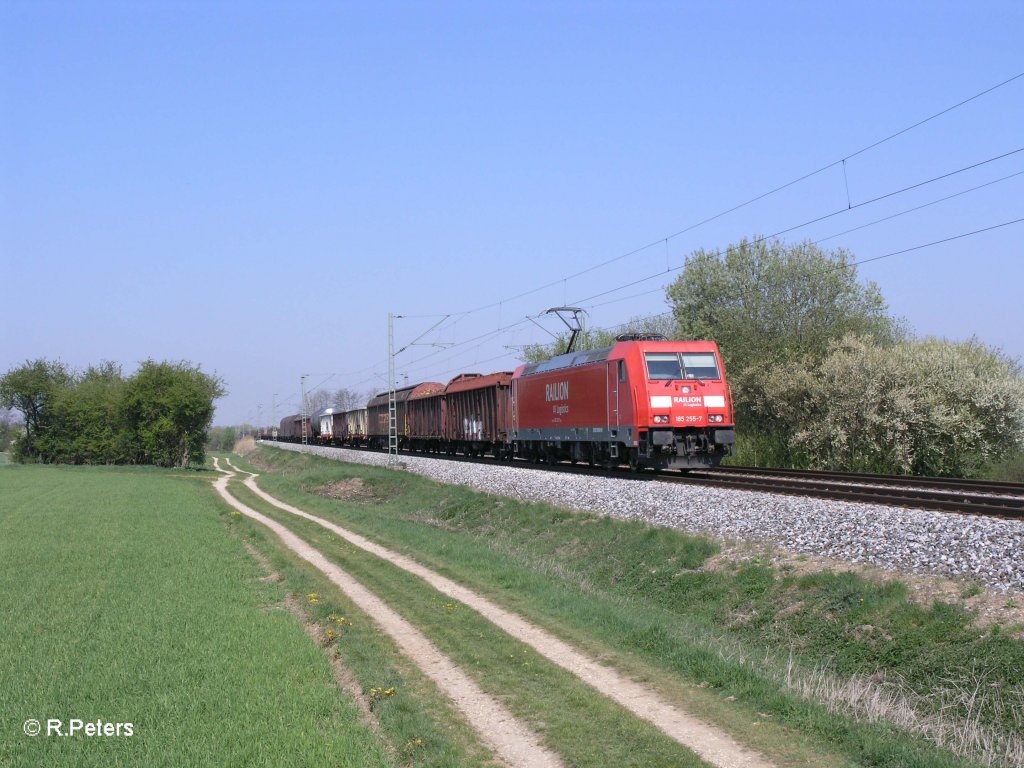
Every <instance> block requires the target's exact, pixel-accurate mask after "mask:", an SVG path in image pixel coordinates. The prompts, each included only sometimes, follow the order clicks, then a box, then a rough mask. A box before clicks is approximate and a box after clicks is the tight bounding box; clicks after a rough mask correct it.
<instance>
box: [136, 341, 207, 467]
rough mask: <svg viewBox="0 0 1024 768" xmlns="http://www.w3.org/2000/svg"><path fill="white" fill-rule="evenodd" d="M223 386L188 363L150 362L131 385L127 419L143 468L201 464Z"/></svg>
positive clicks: (146, 363)
mask: <svg viewBox="0 0 1024 768" xmlns="http://www.w3.org/2000/svg"><path fill="white" fill-rule="evenodd" d="M224 393H225V390H224V383H223V381H221V380H220V379H219V378H218V377H216V376H210V375H208V374H205V373H203V372H202V371H201V370H200V369H199V368H198V367H197V366H192V365H190V364H188V363H184V362H181V363H166V362H165V363H156V362H154V361H152V360H146V361H145V362H144V363H142V365H141V367H140V368H139V370H138V371H137V372H136V374H135V375H134V376H133V377H132V378H131V379H130V380H129V381H128V385H127V389H126V392H125V415H126V418H127V420H128V423H129V424H130V425H131V428H132V430H133V432H134V433H135V435H136V436H137V450H138V451H139V456H138V457H137V458H138V460H139V462H140V463H146V464H156V465H158V466H162V467H186V466H188V465H189V463H190V462H193V461H194V462H197V463H200V462H202V461H203V446H204V444H205V443H206V432H207V430H208V429H209V428H210V423H211V421H212V419H213V402H214V400H216V399H217V398H218V397H221V396H223V395H224Z"/></svg>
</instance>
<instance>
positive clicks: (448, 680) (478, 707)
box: [213, 458, 562, 768]
mask: <svg viewBox="0 0 1024 768" xmlns="http://www.w3.org/2000/svg"><path fill="white" fill-rule="evenodd" d="M213 462H214V468H215V469H216V470H217V471H218V472H220V473H222V475H221V477H220V478H218V479H217V480H216V481H215V482H214V484H213V485H214V488H216V490H217V493H218V494H220V496H221V498H223V499H224V500H225V501H226V502H227V503H228V504H230V505H231V506H232V507H234V508H235V509H237V510H238V511H239V512H241V513H242V514H243V515H245V516H246V517H249V518H251V519H253V520H255V521H256V522H258V523H260V524H261V525H265V526H266V527H267V528H269V529H270V530H272V531H273V532H274V533H276V534H277V535H278V537H280V539H281V541H282V542H284V544H285V546H287V547H288V548H289V549H290V550H292V551H293V552H294V553H295V554H297V555H298V556H299V557H301V558H302V559H303V560H305V561H306V562H308V563H310V564H311V565H313V566H314V567H315V568H317V569H318V570H320V571H321V572H323V573H324V574H325V575H326V576H327V577H328V578H329V579H330V580H331V581H332V582H333V583H334V584H336V585H337V586H338V588H339V589H341V591H342V592H344V593H345V595H346V596H347V597H348V598H349V599H350V600H352V602H353V603H355V604H356V605H357V606H359V608H360V609H361V610H363V611H364V612H365V613H366V614H367V615H368V616H369V617H370V618H371V619H373V621H375V622H376V623H377V625H378V626H379V627H380V628H381V629H383V630H384V631H385V632H386V633H387V634H388V635H389V636H390V637H391V638H392V639H393V640H394V641H395V643H396V644H397V645H398V647H399V648H400V649H401V650H402V651H403V652H404V653H405V654H406V655H407V656H408V657H409V658H410V659H412V660H413V662H415V664H416V665H417V666H418V667H419V668H420V669H421V670H423V672H424V674H426V675H427V677H429V678H430V679H431V680H432V681H433V682H434V683H435V684H436V685H437V687H438V688H440V689H441V691H443V692H444V693H445V695H447V696H448V697H449V698H450V699H451V700H452V702H454V704H455V706H456V707H457V708H458V709H459V711H460V712H461V713H462V714H463V716H464V717H465V718H466V720H467V721H469V723H470V725H472V726H473V728H474V729H475V730H476V731H477V732H478V733H479V734H480V737H481V739H482V740H483V742H484V743H485V744H487V745H488V746H489V747H490V748H491V749H493V750H494V752H495V754H496V755H497V756H498V757H499V758H500V759H501V760H502V761H504V762H505V763H506V764H507V765H509V766H515V767H516V768H519V767H520V766H521V767H522V768H534V767H535V766H536V767H537V768H559V767H560V766H561V765H562V762H561V760H560V759H559V757H558V755H556V754H555V753H554V752H552V751H550V750H549V749H548V748H547V747H545V746H544V745H543V744H542V743H541V742H540V739H539V738H538V737H537V735H536V734H535V733H533V732H532V731H530V730H529V729H528V728H527V727H526V726H525V725H523V724H522V723H521V722H520V721H519V720H517V719H516V718H515V717H514V716H513V715H512V713H511V712H509V711H508V710H507V709H506V708H505V707H504V706H503V705H502V704H500V703H499V702H498V701H496V700H495V699H493V698H491V697H490V696H488V695H487V694H486V693H484V692H483V691H482V690H481V689H480V687H479V686H477V684H476V683H475V682H474V681H473V680H472V679H471V678H470V677H469V676H468V675H467V674H466V673H465V672H463V671H462V669H461V668H459V667H458V666H456V665H455V663H454V662H452V660H451V659H449V658H448V657H447V656H445V655H444V654H443V653H441V651H439V650H438V649H437V648H436V647H435V646H434V644H433V643H431V642H430V641H429V640H428V639H427V637H426V636H425V635H424V634H423V633H421V632H420V631H419V630H418V629H416V628H415V627H414V626H412V624H410V623H409V622H407V621H406V620H405V619H403V618H402V617H401V616H399V615H398V614H397V613H395V611H394V610H392V609H391V608H389V607H388V606H387V604H386V603H384V601H383V600H381V599H380V598H379V597H377V596H376V595H375V594H373V593H372V592H370V591H369V590H368V589H366V588H365V587H364V586H362V585H361V584H359V582H357V581H356V580H355V579H353V578H352V577H351V576H350V575H349V574H347V573H346V572H345V571H343V570H342V569H341V568H339V567H338V566H337V565H335V564H334V563H332V562H331V561H329V560H328V559H327V558H326V557H324V556H323V554H321V553H320V552H319V551H318V550H316V549H314V548H313V547H312V546H310V545H309V544H308V543H307V542H305V541H303V540H302V539H300V538H299V537H298V536H296V535H295V534H294V533H292V532H291V531H290V530H288V529H287V528H286V527H285V526H283V525H281V524H280V523H278V522H277V521H275V520H271V519H270V518H269V517H266V516H264V515H261V514H260V513H259V512H257V511H256V510H254V509H251V508H249V507H247V506H246V505H245V504H243V503H242V502H240V501H239V500H238V499H236V498H235V497H234V496H232V495H231V494H230V493H229V492H228V489H227V484H228V481H229V480H230V479H231V478H232V477H234V473H233V472H229V471H227V470H225V469H221V466H220V461H219V460H218V459H216V458H215V459H214V460H213ZM228 464H229V465H230V466H231V467H232V468H234V469H236V470H237V469H238V468H237V467H235V466H234V465H233V464H231V463H230V461H229V462H228ZM238 471H241V470H238ZM246 474H248V473H246ZM250 479H253V478H250Z"/></svg>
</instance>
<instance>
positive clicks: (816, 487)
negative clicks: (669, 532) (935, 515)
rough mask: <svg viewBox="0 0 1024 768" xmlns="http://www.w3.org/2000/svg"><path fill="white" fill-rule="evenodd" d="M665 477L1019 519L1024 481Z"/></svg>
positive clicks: (848, 475) (735, 470)
mask: <svg viewBox="0 0 1024 768" xmlns="http://www.w3.org/2000/svg"><path fill="white" fill-rule="evenodd" d="M660 478H661V479H668V480H669V481H670V482H684V483H694V484H705V485H716V486H720V487H727V488H740V489H743V490H750V491H763V492H767V493H781V494H788V495H792V496H813V497H816V498H824V499H836V500H839V501H858V502H867V503H871V504H885V505H888V506H895V507H908V508H912V509H932V510H937V511H942V512H957V513H961V514H970V515H984V516H988V517H1005V518H1010V519H1016V520H1024V484H1020V483H999V482H993V481H983V480H978V481H975V480H956V479H950V478H934V477H914V476H903V475H869V474H863V473H856V472H816V471H813V470H787V469H768V468H763V467H718V468H716V469H713V470H695V471H693V472H690V473H689V474H688V475H683V476H680V477H678V478H668V477H667V476H660Z"/></svg>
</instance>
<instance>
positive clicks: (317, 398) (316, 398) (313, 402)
mask: <svg viewBox="0 0 1024 768" xmlns="http://www.w3.org/2000/svg"><path fill="white" fill-rule="evenodd" d="M333 402H334V395H332V394H331V393H330V392H328V391H327V390H326V389H317V390H314V391H313V392H308V393H307V394H306V408H307V412H306V414H307V415H308V416H310V417H313V416H316V415H317V414H318V413H320V411H322V410H324V408H330V407H331V405H332V404H333Z"/></svg>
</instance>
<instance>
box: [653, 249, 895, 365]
mask: <svg viewBox="0 0 1024 768" xmlns="http://www.w3.org/2000/svg"><path fill="white" fill-rule="evenodd" d="M850 262H851V256H850V254H849V253H848V252H847V251H844V250H841V249H839V250H834V251H826V250H823V249H821V248H819V247H818V246H816V245H814V244H813V243H809V242H805V243H800V244H798V245H795V246H787V245H785V244H784V243H783V242H782V241H779V240H772V241H768V240H763V239H755V240H746V239H744V240H742V241H741V242H740V243H739V244H738V245H731V246H729V247H728V248H727V249H726V251H725V253H722V252H721V251H718V250H715V251H704V250H699V251H695V252H694V253H693V254H692V255H691V256H690V258H689V259H688V260H687V262H686V266H685V267H684V268H683V271H682V273H681V274H680V275H679V277H678V278H677V279H676V280H675V282H673V283H672V284H671V285H670V286H669V288H668V301H669V304H671V306H672V311H673V313H674V316H675V320H676V325H677V328H676V332H677V334H678V337H679V338H689V339H709V340H713V341H716V342H717V343H718V346H719V349H720V350H721V352H722V356H723V358H724V359H725V363H726V367H727V369H728V371H729V374H730V375H731V376H733V377H736V376H742V374H743V373H744V372H745V371H747V369H749V368H751V367H752V366H754V365H757V364H760V363H764V362H766V361H767V362H771V363H778V362H783V361H786V360H798V359H803V358H805V357H807V356H811V357H814V358H816V359H820V358H821V357H823V356H824V355H825V354H826V353H827V351H828V349H829V344H830V343H832V342H834V341H838V340H839V339H842V338H843V337H844V336H846V335H847V334H850V333H853V334H856V335H858V336H861V337H864V338H870V339H876V340H879V341H882V342H883V343H888V342H892V341H895V340H896V339H898V338H899V337H900V336H901V332H900V328H899V327H898V324H897V323H895V322H894V321H893V320H892V318H890V317H889V315H888V314H887V307H886V303H885V300H884V299H883V298H882V294H881V293H880V291H879V290H878V287H877V286H876V285H875V284H874V283H871V282H868V283H861V282H859V281H858V280H857V269H856V267H855V266H853V265H852V264H851V263H850Z"/></svg>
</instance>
